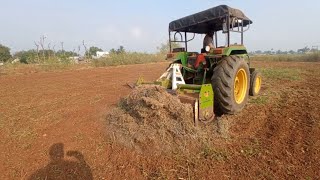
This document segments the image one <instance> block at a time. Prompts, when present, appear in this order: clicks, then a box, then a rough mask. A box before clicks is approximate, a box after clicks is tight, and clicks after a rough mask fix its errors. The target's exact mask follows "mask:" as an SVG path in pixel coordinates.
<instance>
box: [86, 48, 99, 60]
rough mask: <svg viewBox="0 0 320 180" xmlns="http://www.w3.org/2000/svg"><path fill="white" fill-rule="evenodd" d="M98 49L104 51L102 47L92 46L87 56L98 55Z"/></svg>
mask: <svg viewBox="0 0 320 180" xmlns="http://www.w3.org/2000/svg"><path fill="white" fill-rule="evenodd" d="M98 51H103V50H102V49H101V48H98V47H95V46H91V47H90V48H89V52H86V56H89V57H90V56H97V52H98Z"/></svg>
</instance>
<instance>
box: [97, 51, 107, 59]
mask: <svg viewBox="0 0 320 180" xmlns="http://www.w3.org/2000/svg"><path fill="white" fill-rule="evenodd" d="M108 56H109V52H107V51H97V56H96V58H102V57H108Z"/></svg>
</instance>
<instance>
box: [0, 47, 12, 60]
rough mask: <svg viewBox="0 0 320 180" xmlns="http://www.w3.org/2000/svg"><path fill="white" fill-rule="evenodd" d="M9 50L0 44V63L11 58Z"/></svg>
mask: <svg viewBox="0 0 320 180" xmlns="http://www.w3.org/2000/svg"><path fill="white" fill-rule="evenodd" d="M11 57H12V56H11V54H10V48H8V47H6V46H3V45H1V44H0V62H6V61H8V60H9V59H10V58H11Z"/></svg>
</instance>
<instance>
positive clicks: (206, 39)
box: [203, 32, 214, 49]
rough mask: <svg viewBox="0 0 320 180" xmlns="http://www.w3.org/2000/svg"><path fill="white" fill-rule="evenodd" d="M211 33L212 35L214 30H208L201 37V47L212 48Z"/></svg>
mask: <svg viewBox="0 0 320 180" xmlns="http://www.w3.org/2000/svg"><path fill="white" fill-rule="evenodd" d="M213 35H214V32H209V33H207V34H206V36H205V37H204V39H203V49H206V47H207V46H209V47H210V49H212V48H214V45H213Z"/></svg>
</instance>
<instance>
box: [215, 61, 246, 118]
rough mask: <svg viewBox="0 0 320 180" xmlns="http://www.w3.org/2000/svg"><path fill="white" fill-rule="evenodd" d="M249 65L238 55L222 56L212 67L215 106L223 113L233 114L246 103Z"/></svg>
mask: <svg viewBox="0 0 320 180" xmlns="http://www.w3.org/2000/svg"><path fill="white" fill-rule="evenodd" d="M249 78H250V73H249V66H248V64H247V63H246V61H245V60H244V59H243V58H240V57H238V56H228V57H224V58H223V59H222V60H221V61H220V62H219V64H218V65H217V66H216V67H215V68H214V71H213V76H212V78H211V80H212V87H213V91H214V100H215V102H214V103H215V107H216V108H217V109H218V110H220V112H221V113H224V114H235V113H237V112H239V111H241V110H242V109H243V108H244V106H245V105H246V103H247V100H248V96H249V83H250V79H249Z"/></svg>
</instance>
